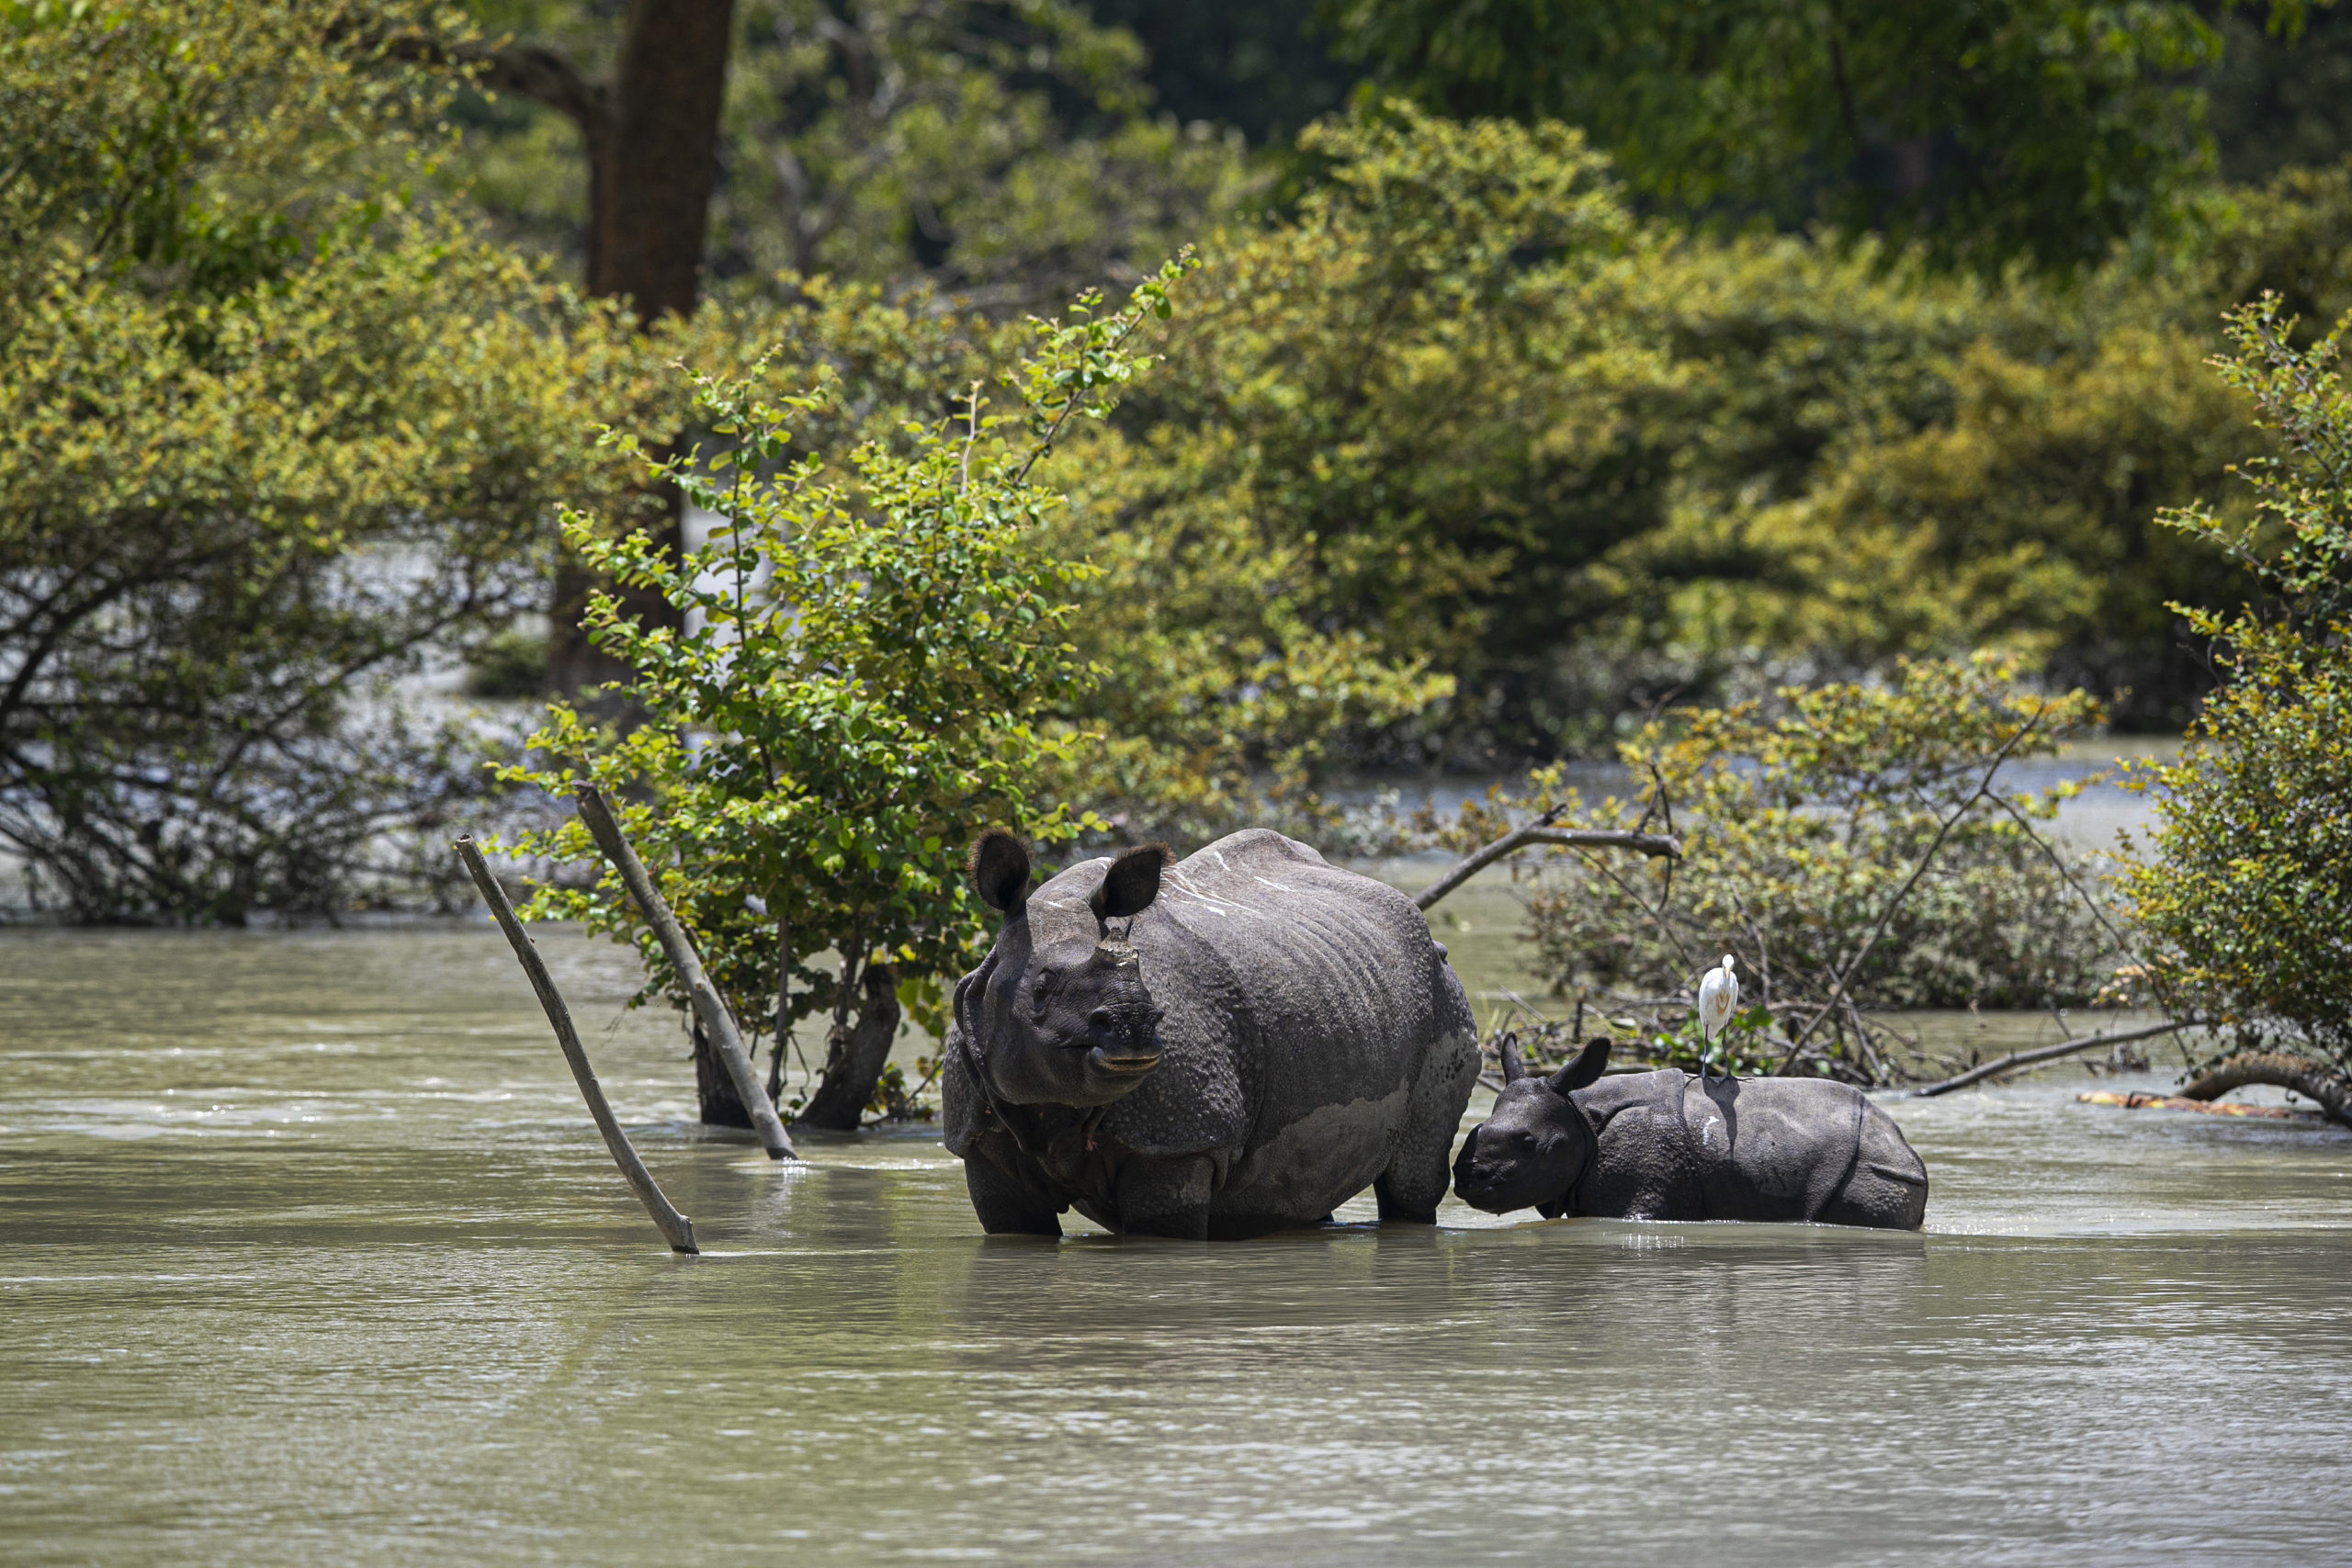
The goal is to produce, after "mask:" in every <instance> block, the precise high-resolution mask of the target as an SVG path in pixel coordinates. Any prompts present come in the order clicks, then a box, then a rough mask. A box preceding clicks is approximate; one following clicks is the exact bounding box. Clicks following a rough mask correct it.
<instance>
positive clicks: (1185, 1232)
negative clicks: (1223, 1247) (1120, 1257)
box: [1119, 1156, 1216, 1241]
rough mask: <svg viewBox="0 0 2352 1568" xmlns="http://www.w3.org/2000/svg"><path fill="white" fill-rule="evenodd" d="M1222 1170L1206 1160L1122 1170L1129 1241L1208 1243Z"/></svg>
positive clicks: (1139, 1164) (1122, 1219) (1122, 1224)
mask: <svg viewBox="0 0 2352 1568" xmlns="http://www.w3.org/2000/svg"><path fill="white" fill-rule="evenodd" d="M1215 1178H1216V1166H1215V1165H1214V1164H1213V1163H1211V1161H1210V1160H1209V1159H1208V1158H1207V1157H1206V1156H1199V1157H1195V1158H1192V1159H1166V1160H1157V1159H1155V1160H1134V1161H1130V1162H1129V1163H1128V1164H1126V1165H1125V1166H1122V1167H1121V1168H1120V1169H1119V1228H1120V1229H1121V1230H1122V1231H1125V1233H1126V1234H1127V1235H1166V1236H1174V1237H1176V1238H1177V1239H1178V1240H1180V1241H1206V1240H1207V1239H1208V1235H1209V1194H1210V1191H1211V1190H1212V1188H1213V1185H1214V1181H1215Z"/></svg>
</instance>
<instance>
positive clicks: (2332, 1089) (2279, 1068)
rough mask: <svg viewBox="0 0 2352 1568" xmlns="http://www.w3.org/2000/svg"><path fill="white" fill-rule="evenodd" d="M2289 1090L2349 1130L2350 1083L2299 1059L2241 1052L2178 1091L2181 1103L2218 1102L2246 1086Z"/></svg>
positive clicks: (2351, 1114) (2273, 1053)
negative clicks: (2268, 1086) (2257, 1085)
mask: <svg viewBox="0 0 2352 1568" xmlns="http://www.w3.org/2000/svg"><path fill="white" fill-rule="evenodd" d="M2257 1083H2259V1084H2269V1085H2271V1086H2272V1087H2274V1088H2277V1089H2292V1090H2294V1091H2295V1092H2296V1093H2297V1094H2300V1095H2301V1096H2302V1097H2303V1098H2304V1099H2305V1100H2311V1101H2312V1103H2314V1104H2316V1105H2317V1106H2318V1107H2319V1108H2320V1110H2321V1111H2322V1112H2323V1113H2324V1114H2325V1115H2326V1117H2327V1119H2328V1120H2329V1121H2331V1122H2339V1123H2341V1124H2342V1125H2344V1126H2346V1127H2352V1083H2347V1082H2346V1080H2345V1079H2343V1078H2341V1077H2337V1076H2336V1075H2335V1074H2334V1073H2331V1072H2329V1071H2327V1070H2326V1069H2325V1068H2324V1067H2321V1066H2318V1065H2317V1064H2316V1063H2313V1062H2309V1061H2306V1060H2304V1059H2303V1058H2302V1057H2301V1056H2290V1055H2286V1054H2285V1053H2284V1052H2280V1051H2241V1052H2239V1053H2238V1054H2237V1055H2234V1056H2231V1057H2227V1058H2225V1059H2224V1060H2222V1062H2221V1063H2219V1064H2218V1065H2216V1066H2214V1068H2213V1070H2212V1071H2211V1072H2210V1073H2207V1074H2206V1075H2205V1076H2204V1077H2200V1078H2199V1079H2198V1080H2197V1081H2196V1082H2195V1083H2193V1084H2190V1085H2189V1086H2188V1088H2187V1089H2182V1090H2181V1091H2180V1097H2181V1098H2182V1099H2183V1100H2219V1099H2221V1098H2222V1096H2223V1095H2225V1094H2227V1093H2229V1092H2230V1090H2232V1089H2244V1088H2245V1086H2246V1085H2248V1084H2257Z"/></svg>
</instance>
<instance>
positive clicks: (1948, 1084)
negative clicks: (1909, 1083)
mask: <svg viewBox="0 0 2352 1568" xmlns="http://www.w3.org/2000/svg"><path fill="white" fill-rule="evenodd" d="M2200 1022H2201V1021H2200V1020H2198V1019H2193V1018H2184V1019H2176V1020H2170V1021H2165V1022H2164V1023H2152V1024H2150V1025H2149V1026H2148V1027H2147V1028H2145V1029H2126V1030H2122V1031H2120V1032H2117V1033H2114V1034H2086V1035H2084V1036H2083V1037H2082V1038H2081V1039H2079V1040H2062V1041H2060V1042H2059V1043H2057V1044H2055V1045H2042V1046H2039V1047H2037V1048H2035V1049H2034V1050H2031V1051H2012V1052H2010V1053H2009V1054H2008V1055H2006V1056H2004V1057H2002V1058H2001V1059H2000V1060H1999V1061H1997V1062H1987V1063H1985V1065H1984V1066H1979V1067H1971V1068H1969V1069H1968V1071H1966V1072H1964V1073H1962V1074H1959V1075H1958V1076H1956V1077H1948V1078H1946V1079H1944V1080H1943V1081H1942V1082H1941V1083H1931V1084H1929V1085H1928V1087H1927V1088H1925V1089H1913V1090H1912V1091H1911V1093H1910V1095H1909V1097H1908V1098H1910V1099H1913V1100H1931V1099H1933V1098H1934V1097H1935V1096H1937V1095H1939V1094H1950V1093H1951V1091H1952V1090H1954V1089H1966V1088H1967V1087H1968V1086H1969V1085H1971V1084H1979V1083H1983V1082H1984V1081H1985V1079H1986V1078H1989V1077H1998V1076H1999V1075H2001V1074H2003V1073H2006V1072H2007V1071H2008V1070H2009V1069H2010V1068H2012V1067H2030V1066H2033V1065H2034V1064H2035V1063H2037V1062H2054V1061H2056V1060H2058V1059H2059V1058H2060V1057H2061V1056H2072V1055H2076V1054H2077V1053H2079V1052H2083V1051H2095V1050H2097V1049H2098V1047H2100V1046H2101V1045H2120V1044H2123V1043H2125V1042H2127V1041H2131V1040H2153V1039H2154V1038H2155V1037H2156V1036H2157V1035H2159V1034H2170V1033H2172V1032H2174V1031H2176V1030H2181V1029H2195V1028H2197V1027H2199V1023H2200Z"/></svg>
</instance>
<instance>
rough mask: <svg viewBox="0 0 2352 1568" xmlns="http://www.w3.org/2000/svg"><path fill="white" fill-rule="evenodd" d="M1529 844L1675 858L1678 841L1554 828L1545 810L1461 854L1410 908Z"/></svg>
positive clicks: (1649, 835) (1611, 831)
mask: <svg viewBox="0 0 2352 1568" xmlns="http://www.w3.org/2000/svg"><path fill="white" fill-rule="evenodd" d="M1530 844H1552V845H1555V846H1557V847H1558V848H1560V849H1565V850H1632V851H1634V852H1636V853H1638V854H1645V855H1652V856H1657V855H1664V856H1665V857H1666V858H1668V860H1679V859H1680V858H1681V855H1682V841H1681V840H1679V839H1676V838H1673V837H1671V836H1670V835H1668V834H1665V833H1634V832H1620V831H1617V830H1614V829H1602V828H1555V827H1553V826H1552V824H1551V817H1550V814H1549V813H1546V814H1545V815H1544V816H1543V817H1539V818H1536V819H1535V820H1534V821H1532V822H1530V823H1529V824H1528V825H1527V826H1526V827H1524V828H1521V829H1516V830H1514V831H1512V832H1509V833H1505V834H1504V835H1503V836H1502V837H1501V838H1499V839H1497V840H1495V841H1494V842H1493V843H1491V844H1488V845H1487V846H1486V848H1484V849H1481V850H1477V851H1476V852H1472V853H1471V854H1470V855H1468V856H1467V857H1465V858H1464V860H1463V861H1462V863H1460V864H1459V865H1456V866H1455V867H1454V868H1453V870H1452V871H1449V872H1447V873H1446V874H1444V875H1443V876H1441V877H1439V878H1438V879H1437V880H1436V881H1435V882H1432V883H1430V885H1429V886H1427V887H1424V888H1422V889H1421V891H1420V893H1419V895H1418V896H1417V897H1415V898H1414V899H1413V908H1417V909H1426V908H1429V907H1430V905H1432V904H1434V903H1436V902H1437V901H1438V900H1439V899H1441V898H1442V897H1445V896H1446V895H1447V894H1449V893H1451V892H1453V890H1454V889H1455V888H1457V887H1459V886H1462V885H1463V884H1464V883H1465V882H1467V881H1469V880H1470V879H1471V878H1472V877H1474V876H1476V875H1477V874H1479V873H1480V872H1482V871H1484V870H1486V869H1487V867H1488V866H1490V865H1492V864H1494V863H1496V862H1497V861H1498V860H1501V859H1502V858H1503V857H1504V856H1505V855H1510V854H1515V853H1517V852H1519V851H1521V850H1523V849H1525V848H1527V847H1528V846H1529V845H1530Z"/></svg>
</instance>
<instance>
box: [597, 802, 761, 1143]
mask: <svg viewBox="0 0 2352 1568" xmlns="http://www.w3.org/2000/svg"><path fill="white" fill-rule="evenodd" d="M572 795H573V798H574V799H576V800H577V801H578V802H579V804H580V819H581V820H582V822H585V823H586V824H588V831H589V832H590V833H592V834H594V836H595V840H596V847H597V848H598V849H600V850H602V851H604V852H605V859H606V860H608V861H611V862H612V863H613V868H614V869H615V870H616V871H618V872H619V873H620V874H621V881H622V882H623V883H624V884H625V885H626V886H628V890H629V895H630V897H634V898H635V899H636V900H637V907H638V908H640V909H642V910H644V911H645V919H646V923H647V924H648V925H650V926H651V927H652V928H653V935H654V937H655V939H656V940H658V941H659V942H661V943H662V952H663V953H667V954H669V957H670V967H671V968H673V969H674V970H676V971H677V974H678V979H679V981H680V983H681V984H683V985H684V987H686V995H687V996H688V997H690V998H693V1000H694V1008H695V1016H696V1017H698V1018H700V1019H701V1020H702V1026H703V1028H704V1029H706V1030H707V1031H708V1032H709V1033H710V1041H711V1043H712V1044H714V1045H716V1046H717V1047H718V1059H719V1061H720V1062H721V1063H722V1064H723V1065H724V1066H726V1068H727V1077H728V1080H729V1082H731V1083H732V1084H734V1086H735V1098H736V1099H738V1100H741V1101H742V1102H743V1109H744V1110H745V1111H749V1112H751V1116H752V1129H753V1130H754V1131H756V1132H757V1133H758V1134H759V1135H760V1146H761V1147H762V1148H764V1149H765V1150H767V1152H768V1158H770V1159H797V1158H799V1157H800V1156H799V1153H798V1151H797V1150H796V1149H794V1148H793V1146H792V1134H789V1133H786V1131H785V1130H784V1122H783V1121H782V1120H781V1119H780V1118H778V1117H777V1115H776V1113H775V1106H774V1105H773V1104H771V1103H769V1100H768V1097H767V1095H766V1094H765V1092H763V1090H762V1089H761V1088H760V1080H759V1077H758V1075H757V1074H756V1073H755V1072H753V1070H752V1054H751V1053H750V1052H749V1051H747V1050H745V1049H744V1048H743V1032H742V1031H741V1030H740V1029H738V1028H737V1027H736V1026H735V1014H734V1013H733V1012H732V1011H731V1010H729V1008H728V1006H727V999H726V998H724V997H721V996H720V995H719V994H718V987H716V986H713V985H712V984H711V983H710V976H707V975H706V974H704V973H703V968H702V960H701V959H700V958H698V957H696V956H695V948H694V943H692V942H688V941H687V940H686V931H685V928H684V926H682V925H680V924H679V923H678V917H677V916H675V915H673V914H672V913H671V912H670V906H669V904H668V902H667V901H665V900H664V899H663V898H662V890H661V889H660V888H658V887H656V886H653V878H652V877H651V876H650V875H648V874H646V870H645V863H644V862H642V861H640V860H639V859H638V858H637V852H636V851H635V850H633V849H631V848H629V845H628V839H627V838H625V837H623V836H622V833H621V825H620V824H619V823H618V822H616V821H615V820H614V818H613V813H612V808H611V807H607V806H606V805H605V797H604V795H601V794H600V793H598V791H597V789H596V786H595V785H594V784H582V785H580V786H579V787H578V788H577V789H575V790H574V791H573V792H572Z"/></svg>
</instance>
